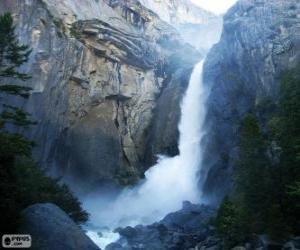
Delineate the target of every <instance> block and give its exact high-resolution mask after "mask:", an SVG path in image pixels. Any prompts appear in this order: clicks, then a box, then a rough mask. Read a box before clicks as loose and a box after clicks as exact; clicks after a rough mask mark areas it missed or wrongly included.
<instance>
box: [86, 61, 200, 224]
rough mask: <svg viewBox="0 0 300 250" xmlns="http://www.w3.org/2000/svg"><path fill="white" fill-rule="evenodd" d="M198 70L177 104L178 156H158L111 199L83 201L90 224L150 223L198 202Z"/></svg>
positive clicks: (97, 197) (95, 195)
mask: <svg viewBox="0 0 300 250" xmlns="http://www.w3.org/2000/svg"><path fill="white" fill-rule="evenodd" d="M202 67H203V61H201V62H200V63H198V64H197V65H196V66H195V68H194V71H193V73H192V75H191V78H190V83H189V86H188V89H187V91H186V93H185V96H184V98H183V101H182V104H181V121H180V124H179V131H180V139H179V151H180V154H179V155H178V156H175V157H172V158H170V157H166V156H160V157H159V160H158V162H157V164H156V165H155V166H153V167H151V168H150V169H149V170H148V171H147V172H146V173H145V180H143V181H142V182H141V183H139V184H138V185H137V186H135V187H134V188H131V189H125V190H124V191H122V192H121V194H120V195H119V196H117V197H116V198H114V199H112V200H110V199H109V197H106V198H105V197H103V196H101V194H100V193H99V194H98V195H97V194H93V195H92V196H90V197H88V198H87V199H86V200H84V206H85V208H86V209H87V210H88V211H89V213H90V214H91V221H92V222H93V224H95V225H99V226H101V227H109V228H110V229H113V228H116V227H120V226H135V225H138V224H150V223H153V222H155V221H159V220H160V219H162V218H163V217H164V216H165V215H166V214H168V213H170V212H172V211H176V210H178V209H180V208H181V206H182V202H183V201H184V200H188V201H191V202H194V203H198V202H200V197H201V193H200V191H199V189H198V178H197V173H198V171H199V167H200V165H201V164H200V163H201V159H202V151H201V147H200V142H201V139H202V137H203V135H204V131H203V130H202V127H203V122H204V117H205V105H204V104H205V100H206V91H205V90H204V86H203V84H202Z"/></svg>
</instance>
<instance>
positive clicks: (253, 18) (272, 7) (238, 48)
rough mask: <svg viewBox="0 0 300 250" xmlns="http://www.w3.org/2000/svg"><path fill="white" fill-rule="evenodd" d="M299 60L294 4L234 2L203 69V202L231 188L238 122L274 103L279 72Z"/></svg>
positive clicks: (298, 12)
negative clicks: (206, 93) (205, 108)
mask: <svg viewBox="0 0 300 250" xmlns="http://www.w3.org/2000/svg"><path fill="white" fill-rule="evenodd" d="M299 60H300V3H299V1H297V0H290V1H286V0H240V1H238V3H237V4H236V5H235V6H234V7H232V8H231V9H230V10H229V11H228V13H227V14H226V15H225V17H224V28H223V34H222V36H221V40H220V42H219V43H218V44H217V45H216V46H214V47H213V49H212V50H211V52H210V53H209V55H208V56H207V61H206V65H205V67H204V78H205V83H206V84H208V85H209V86H210V88H211V92H210V96H209V100H208V115H207V131H208V135H207V137H206V140H205V144H206V158H205V163H204V164H205V166H206V167H207V173H204V174H207V179H206V182H205V184H204V191H205V193H206V198H208V199H210V200H212V201H217V200H219V199H220V198H221V197H222V196H223V195H224V194H225V193H226V190H227V191H228V189H230V187H231V186H232V184H233V175H232V172H233V168H234V165H235V163H236V159H237V154H238V135H237V134H238V128H239V124H240V121H241V119H242V117H243V116H244V115H245V113H247V112H250V111H251V110H253V108H255V107H258V106H259V105H261V106H265V105H264V103H265V102H266V101H267V100H272V101H276V100H277V96H278V91H279V76H280V74H281V72H282V71H284V70H286V69H289V68H293V67H295V66H296V64H297V63H299Z"/></svg>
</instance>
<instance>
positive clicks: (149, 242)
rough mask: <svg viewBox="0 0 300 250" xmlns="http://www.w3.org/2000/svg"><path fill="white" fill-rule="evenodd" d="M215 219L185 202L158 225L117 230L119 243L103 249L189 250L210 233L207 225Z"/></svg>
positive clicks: (204, 209) (209, 211) (208, 210)
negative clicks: (210, 220) (211, 219)
mask: <svg viewBox="0 0 300 250" xmlns="http://www.w3.org/2000/svg"><path fill="white" fill-rule="evenodd" d="M214 215H215V210H214V209H212V208H210V207H207V206H204V205H195V204H191V203H190V202H187V201H186V202H183V207H182V209H181V210H179V211H177V212H174V213H170V214H168V215H167V216H166V217H165V218H164V219H163V220H161V221H160V222H157V223H154V224H152V225H149V226H142V225H139V226H136V227H134V228H133V227H126V228H119V229H117V230H116V231H117V232H118V233H119V234H120V236H121V238H120V240H118V241H117V242H115V243H112V244H110V245H108V246H107V247H106V249H107V250H117V249H128V250H129V249H145V250H152V249H157V250H164V249H190V248H191V247H193V246H195V245H196V244H197V242H199V241H203V240H204V239H205V238H206V237H207V236H208V235H210V234H211V233H212V231H211V229H210V228H208V227H207V226H206V225H207V223H208V221H209V219H210V218H211V217H212V216H214Z"/></svg>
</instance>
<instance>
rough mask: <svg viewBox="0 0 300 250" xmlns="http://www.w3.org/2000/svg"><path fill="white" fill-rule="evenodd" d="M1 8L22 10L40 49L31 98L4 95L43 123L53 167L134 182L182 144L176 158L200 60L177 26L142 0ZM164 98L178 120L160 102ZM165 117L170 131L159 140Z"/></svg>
mask: <svg viewBox="0 0 300 250" xmlns="http://www.w3.org/2000/svg"><path fill="white" fill-rule="evenodd" d="M0 10H1V12H3V11H11V12H12V13H13V15H14V18H15V21H16V26H17V31H18V34H19V36H20V39H21V41H22V42H23V43H25V44H29V45H30V47H31V48H32V53H31V56H30V61H29V63H28V64H27V65H26V66H25V67H24V70H25V71H27V72H29V73H30V74H31V75H32V79H30V80H29V81H27V82H26V84H27V85H28V86H30V87H32V88H33V91H32V95H31V97H30V98H29V100H27V101H24V102H23V101H22V102H21V101H20V100H17V99H16V98H13V97H11V96H8V97H7V96H6V97H4V98H7V102H8V103H9V102H14V104H19V105H23V106H24V107H25V108H26V110H27V111H29V112H31V113H32V114H33V119H35V120H37V121H38V125H37V126H34V127H32V128H31V129H29V130H27V131H25V133H26V134H27V135H28V136H29V137H30V138H32V139H34V140H35V141H36V142H37V144H38V147H36V150H35V157H36V159H37V160H38V161H39V162H40V163H41V165H42V166H43V167H44V168H46V169H47V170H48V171H49V172H51V173H53V174H54V175H63V176H71V177H72V179H75V180H81V181H82V182H83V183H88V184H87V185H89V186H92V185H94V184H96V183H99V182H102V181H104V180H105V181H113V182H119V183H122V184H128V183H132V182H134V181H136V180H137V179H138V178H140V177H141V176H142V175H143V173H144V170H145V168H146V167H147V166H149V165H150V164H151V163H152V161H153V160H154V156H153V153H157V152H159V153H170V150H169V149H168V147H171V146H170V145H172V147H173V148H175V149H173V150H172V152H171V153H173V154H174V152H175V151H176V147H177V123H178V117H179V115H178V113H179V103H180V100H181V96H182V93H183V90H184V89H185V87H186V83H187V82H186V81H185V80H186V79H187V78H188V75H189V74H190V71H191V69H192V67H193V65H194V64H195V62H197V61H198V60H199V58H200V55H199V54H198V53H197V52H196V51H195V50H194V49H193V48H192V47H191V46H189V45H187V44H185V43H184V42H183V41H182V40H181V38H180V37H179V35H178V33H177V32H176V30H174V29H173V28H172V27H171V26H169V25H168V24H167V23H165V22H163V21H161V20H160V19H159V18H158V16H157V15H156V14H154V13H153V12H151V11H149V10H148V9H146V8H144V7H143V6H142V5H141V4H140V3H139V2H137V1H122V0H120V1H118V0H115V1H106V2H104V1H102V0H64V1H63V0H26V1H23V0H2V1H1V2H0ZM169 88H175V89H176V90H177V91H176V94H175V95H170V96H168V94H167V91H168V89H169ZM164 102H166V103H170V104H172V107H169V108H168V110H167V111H168V112H169V113H170V114H169V115H171V116H172V118H171V119H170V120H168V119H169V118H170V117H169V116H167V115H165V114H163V113H161V111H160V109H159V108H157V106H158V105H160V104H159V103H164ZM156 108H157V109H156ZM155 110H156V111H155ZM157 118H159V120H158V119H157ZM160 123H162V124H164V126H163V130H164V131H166V132H165V133H162V134H161V137H160V138H159V137H155V138H154V137H152V136H151V135H150V133H152V132H151V131H152V130H153V129H152V128H154V127H157V126H158V127H160V126H161V125H159V124H160ZM149 138H151V140H150V139H149Z"/></svg>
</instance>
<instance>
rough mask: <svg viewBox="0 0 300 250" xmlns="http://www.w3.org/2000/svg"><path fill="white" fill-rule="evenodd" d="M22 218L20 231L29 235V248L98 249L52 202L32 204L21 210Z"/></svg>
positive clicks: (57, 249)
mask: <svg viewBox="0 0 300 250" xmlns="http://www.w3.org/2000/svg"><path fill="white" fill-rule="evenodd" d="M22 218H23V221H22V225H21V228H20V232H21V233H24V234H30V235H31V238H32V248H31V249H38V250H40V249H42V250H53V249H55V250H78V249H80V250H99V248H98V247H97V246H96V245H95V244H94V243H93V242H92V241H91V240H90V239H89V238H88V237H87V236H86V235H85V234H84V232H83V231H82V230H81V229H80V228H79V227H78V226H77V225H76V224H75V222H74V221H73V220H72V219H71V218H70V217H69V216H68V215H67V214H66V213H65V212H64V211H62V210H61V209H60V208H59V207H57V206H56V205H54V204H51V203H43V204H42V203H41V204H34V205H32V206H30V207H28V208H26V209H25V210H23V212H22Z"/></svg>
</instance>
